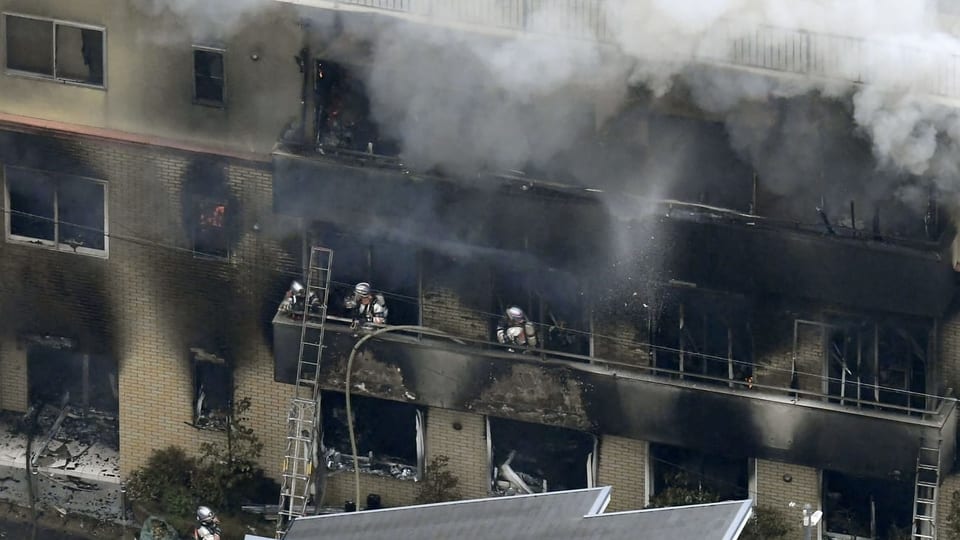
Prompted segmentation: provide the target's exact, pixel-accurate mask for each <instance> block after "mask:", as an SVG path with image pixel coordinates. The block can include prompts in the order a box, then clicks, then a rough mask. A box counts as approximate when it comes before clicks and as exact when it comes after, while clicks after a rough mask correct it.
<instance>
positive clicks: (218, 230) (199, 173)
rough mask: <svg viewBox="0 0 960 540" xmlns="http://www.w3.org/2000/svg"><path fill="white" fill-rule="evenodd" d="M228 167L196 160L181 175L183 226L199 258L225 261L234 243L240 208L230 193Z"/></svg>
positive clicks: (218, 161) (221, 162) (210, 160)
mask: <svg viewBox="0 0 960 540" xmlns="http://www.w3.org/2000/svg"><path fill="white" fill-rule="evenodd" d="M226 167H227V164H226V163H225V162H223V161H220V160H214V159H205V158H204V159H196V160H194V161H193V162H191V163H190V165H189V166H187V169H186V170H185V171H184V176H183V193H182V203H181V204H182V210H183V224H184V228H185V230H186V233H187V237H188V238H189V239H190V243H191V246H190V247H191V249H192V250H193V251H194V252H195V253H196V254H198V255H206V256H211V257H218V258H228V257H229V256H230V251H231V249H232V248H233V246H234V243H235V242H236V240H237V236H238V235H237V221H238V220H237V219H236V216H237V213H238V210H239V205H238V202H237V199H236V197H234V196H233V194H232V193H231V191H230V186H229V183H228V179H227V172H226Z"/></svg>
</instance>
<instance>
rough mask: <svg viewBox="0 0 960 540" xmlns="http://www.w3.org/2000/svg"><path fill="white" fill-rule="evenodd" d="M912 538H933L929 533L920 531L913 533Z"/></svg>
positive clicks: (931, 539) (930, 539)
mask: <svg viewBox="0 0 960 540" xmlns="http://www.w3.org/2000/svg"><path fill="white" fill-rule="evenodd" d="M913 538H922V539H924V540H926V539H929V540H933V537H932V536H930V535H929V534H920V533H913Z"/></svg>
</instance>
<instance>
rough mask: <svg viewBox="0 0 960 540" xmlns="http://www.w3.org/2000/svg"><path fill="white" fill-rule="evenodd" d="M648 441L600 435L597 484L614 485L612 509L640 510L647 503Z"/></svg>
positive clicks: (610, 508) (610, 507) (610, 510)
mask: <svg viewBox="0 0 960 540" xmlns="http://www.w3.org/2000/svg"><path fill="white" fill-rule="evenodd" d="M648 449H649V444H648V443H647V442H646V441H638V440H634V439H626V438H623V437H614V436H611V435H605V436H603V437H601V438H600V463H599V474H598V475H597V485H599V486H612V487H613V491H612V493H611V497H610V505H609V506H608V508H607V511H609V512H617V511H621V510H636V509H639V508H643V507H644V505H645V503H646V486H647V478H646V477H647V452H648Z"/></svg>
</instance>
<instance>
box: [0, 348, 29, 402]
mask: <svg viewBox="0 0 960 540" xmlns="http://www.w3.org/2000/svg"><path fill="white" fill-rule="evenodd" d="M0 409H3V410H5V411H17V412H25V411H26V410H27V350H26V348H22V347H18V346H17V342H16V339H15V338H12V337H6V339H4V340H2V341H0Z"/></svg>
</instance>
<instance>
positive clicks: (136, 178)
mask: <svg viewBox="0 0 960 540" xmlns="http://www.w3.org/2000/svg"><path fill="white" fill-rule="evenodd" d="M0 137H8V139H9V140H8V141H7V142H8V143H9V141H10V140H13V141H16V144H15V145H13V147H15V148H16V151H15V152H12V153H11V152H9V151H8V152H6V153H4V152H3V151H0V165H19V166H25V167H31V168H38V169H42V170H51V171H56V172H62V173H67V174H77V175H82V176H88V177H92V178H96V179H99V180H103V181H106V182H107V186H108V201H107V212H108V216H109V218H108V219H109V221H108V226H109V230H110V233H111V238H110V240H109V244H110V245H109V258H107V259H103V258H96V257H89V256H83V255H76V254H72V253H65V252H55V251H51V250H47V249H41V248H37V247H34V246H28V245H22V244H13V243H9V242H6V241H2V240H0V320H2V321H3V322H4V323H5V324H4V326H5V328H4V330H6V333H7V334H8V335H9V337H5V338H4V339H2V340H0V406H2V407H3V408H5V409H12V410H22V409H24V408H25V406H26V395H25V394H26V389H27V385H26V369H25V351H20V350H18V349H16V347H15V344H16V336H19V335H22V334H31V333H34V334H43V333H50V334H52V335H60V336H67V337H71V338H74V339H76V340H77V342H78V344H79V347H78V348H79V349H81V350H83V351H88V352H98V353H106V354H109V355H110V356H111V357H112V358H114V359H115V360H116V361H117V363H118V368H119V381H118V385H119V391H120V431H121V436H120V455H121V471H122V473H123V474H124V475H126V474H129V472H130V471H131V470H133V469H135V468H136V467H138V466H140V465H141V464H143V463H144V461H145V460H146V458H147V457H148V456H149V455H150V453H151V452H152V451H153V450H154V449H157V448H161V447H163V446H166V445H178V446H181V447H183V448H185V449H187V450H188V451H196V450H197V449H198V447H199V443H200V442H202V441H205V440H217V439H221V440H222V434H219V433H213V432H203V431H198V430H196V429H194V428H193V427H191V426H190V425H188V424H189V423H190V422H191V421H192V408H193V397H194V396H193V380H192V379H193V377H192V369H191V366H190V363H189V354H188V353H189V348H190V347H194V346H199V347H203V348H206V349H215V350H216V351H217V352H219V353H220V354H221V355H223V356H224V357H226V358H227V359H228V361H230V362H231V363H232V365H233V366H234V367H235V371H234V379H235V385H236V391H235V396H236V397H237V398H241V397H245V396H249V397H250V398H252V408H251V410H250V411H249V418H250V425H251V427H253V428H254V429H255V430H256V432H257V434H258V435H259V436H260V438H261V440H262V441H263V442H264V451H263V458H262V464H263V466H264V468H265V469H266V471H267V472H268V474H271V475H277V474H278V472H279V468H280V463H281V454H282V446H283V445H282V440H283V439H282V433H283V430H284V426H283V419H284V416H285V411H286V408H287V404H288V402H289V398H290V395H291V394H292V389H291V388H290V387H288V386H285V385H280V384H277V383H275V382H273V358H272V353H271V352H270V348H269V345H268V342H267V336H268V334H269V325H270V315H269V311H270V309H271V306H275V305H276V303H277V302H278V301H279V297H280V295H281V294H282V289H283V287H284V285H285V284H286V283H287V282H288V280H289V275H287V274H284V273H283V272H286V271H288V270H289V269H290V268H295V265H293V264H291V261H292V259H293V256H291V255H290V254H288V253H286V252H284V251H282V250H281V249H280V247H279V246H280V242H281V241H284V239H285V238H286V237H288V236H289V234H291V233H292V232H293V231H295V230H296V229H295V227H294V226H293V224H292V222H291V220H286V219H284V218H281V217H278V216H275V215H274V214H273V213H272V175H271V171H270V170H269V166H268V165H265V164H261V163H252V162H236V161H234V162H229V163H227V164H226V166H225V168H224V171H225V177H226V186H227V188H228V190H229V192H230V197H231V198H232V199H233V202H234V203H235V204H234V205H233V206H232V208H231V211H232V212H233V216H234V219H236V222H237V224H238V225H237V228H236V239H235V240H236V241H235V243H234V244H233V249H232V256H231V257H230V259H229V260H213V259H209V258H198V257H195V256H194V255H193V253H192V251H191V244H190V239H189V236H188V231H187V228H186V226H185V224H184V222H183V220H184V212H183V210H182V206H181V202H182V201H181V197H182V195H183V193H182V184H183V177H184V172H185V171H186V170H188V167H189V165H190V163H191V162H192V161H193V160H195V159H197V158H198V156H196V155H192V154H189V153H185V152H179V151H172V150H166V149H162V148H157V147H145V146H140V145H133V144H125V143H120V142H113V141H104V140H99V139H92V138H81V137H71V138H67V137H61V136H56V135H48V136H39V135H23V134H15V135H11V133H10V132H3V131H0ZM6 148H7V149H9V148H11V145H10V144H7V145H6ZM254 223H257V224H258V225H259V228H260V231H259V232H253V230H252V229H253V224H254ZM278 288H279V291H278Z"/></svg>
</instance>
